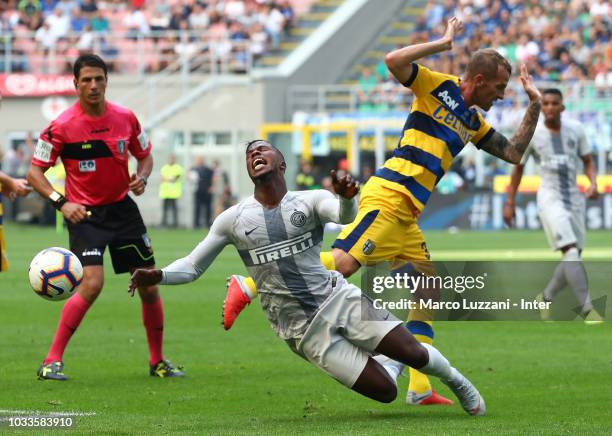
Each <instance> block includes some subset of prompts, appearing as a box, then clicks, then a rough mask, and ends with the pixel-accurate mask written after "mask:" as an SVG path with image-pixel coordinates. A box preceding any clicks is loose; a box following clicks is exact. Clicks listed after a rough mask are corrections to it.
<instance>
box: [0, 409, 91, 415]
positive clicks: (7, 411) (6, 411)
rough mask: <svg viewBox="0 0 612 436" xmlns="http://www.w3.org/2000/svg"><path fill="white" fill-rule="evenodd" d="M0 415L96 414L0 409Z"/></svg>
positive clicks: (89, 413)
mask: <svg viewBox="0 0 612 436" xmlns="http://www.w3.org/2000/svg"><path fill="white" fill-rule="evenodd" d="M0 415H47V416H95V415H96V412H72V411H69V412H53V411H49V410H10V409H0Z"/></svg>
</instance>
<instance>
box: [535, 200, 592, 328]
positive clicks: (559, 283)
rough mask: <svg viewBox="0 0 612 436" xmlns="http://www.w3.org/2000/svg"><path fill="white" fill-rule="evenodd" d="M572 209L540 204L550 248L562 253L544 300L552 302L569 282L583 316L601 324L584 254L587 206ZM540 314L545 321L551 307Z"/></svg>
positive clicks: (544, 292)
mask: <svg viewBox="0 0 612 436" xmlns="http://www.w3.org/2000/svg"><path fill="white" fill-rule="evenodd" d="M538 201H540V199H539V198H538ZM538 206H540V204H538ZM573 209H574V210H572V211H571V213H570V211H569V210H567V208H566V207H565V206H564V205H561V204H557V203H554V202H551V203H549V204H546V205H542V207H539V212H540V220H541V221H542V226H543V227H544V231H545V233H546V236H547V238H548V242H549V244H550V246H551V248H553V249H558V250H559V251H560V252H561V253H562V255H563V258H562V259H561V262H560V263H559V265H557V268H556V269H555V271H554V273H553V276H552V278H551V279H550V281H549V282H548V284H547V286H546V288H545V289H544V291H543V292H542V295H541V299H542V300H543V301H546V302H552V301H553V300H554V297H555V295H556V294H557V293H558V292H559V291H560V290H561V289H563V288H564V287H565V286H567V285H569V286H570V287H571V288H572V290H573V292H574V294H575V296H576V299H577V300H578V302H579V304H580V307H581V316H582V318H583V319H585V321H587V322H588V323H599V322H601V320H602V318H601V316H600V315H599V314H598V313H597V311H596V310H594V308H593V304H592V301H591V296H590V294H589V290H588V278H587V273H586V269H585V267H584V264H583V262H582V257H581V253H582V247H583V246H584V241H585V234H586V225H585V222H584V205H583V203H579V204H578V205H574V208H573ZM541 315H542V319H544V320H548V319H549V317H550V315H549V311H548V310H544V311H541Z"/></svg>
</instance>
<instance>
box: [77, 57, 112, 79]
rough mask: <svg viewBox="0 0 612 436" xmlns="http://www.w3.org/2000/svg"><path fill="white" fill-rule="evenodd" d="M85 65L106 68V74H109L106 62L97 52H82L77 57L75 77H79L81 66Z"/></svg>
mask: <svg viewBox="0 0 612 436" xmlns="http://www.w3.org/2000/svg"><path fill="white" fill-rule="evenodd" d="M83 67H95V68H102V69H103V70H104V76H108V67H107V66H106V63H105V62H104V61H103V60H102V58H101V57H100V56H98V55H96V54H93V53H92V54H82V55H80V56H79V57H78V58H77V60H76V61H75V62H74V67H73V68H72V72H73V73H74V78H75V79H77V80H78V79H79V74H81V68H83Z"/></svg>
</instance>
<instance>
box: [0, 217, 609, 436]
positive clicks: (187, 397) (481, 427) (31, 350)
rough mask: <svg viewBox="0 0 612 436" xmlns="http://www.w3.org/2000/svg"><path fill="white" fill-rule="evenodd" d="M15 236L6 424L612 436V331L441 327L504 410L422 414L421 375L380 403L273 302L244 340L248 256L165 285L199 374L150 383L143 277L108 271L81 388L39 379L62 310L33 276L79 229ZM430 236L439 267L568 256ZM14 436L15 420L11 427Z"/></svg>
mask: <svg viewBox="0 0 612 436" xmlns="http://www.w3.org/2000/svg"><path fill="white" fill-rule="evenodd" d="M5 232H6V238H7V245H8V253H9V257H10V260H11V269H10V271H8V272H5V273H2V274H0V328H1V331H0V420H3V419H6V418H7V417H8V416H12V415H15V414H17V413H19V412H17V411H41V412H68V411H70V412H82V413H87V414H88V415H87V416H75V417H74V419H75V421H76V426H75V427H74V431H76V432H78V433H105V434H167V433H175V432H181V433H198V434H306V433H311V434H351V435H357V434H385V435H388V434H484V433H487V434H491V433H497V434H517V435H518V434H610V433H612V413H610V410H612V394H611V393H610V392H611V389H610V387H611V386H612V385H611V381H610V380H611V376H612V325H611V324H610V323H606V324H604V325H599V326H585V325H583V323H581V322H560V323H540V322H504V323H501V322H495V323H493V322H490V323H483V322H471V323H469V322H463V323H437V325H436V335H437V336H436V342H435V344H436V345H437V346H438V347H439V349H440V350H441V351H442V352H443V353H444V354H445V355H446V356H447V357H448V358H449V359H450V360H451V362H452V363H453V364H454V365H455V366H457V367H458V368H459V369H460V370H462V371H463V372H464V373H465V374H466V375H468V376H469V377H470V378H471V379H472V380H473V382H474V383H475V384H476V385H477V386H478V387H479V389H480V390H481V392H482V393H483V395H484V396H485V398H486V400H487V407H488V415H487V416H485V417H482V418H473V417H470V416H468V415H467V414H465V413H464V412H463V411H462V410H461V408H460V407H459V406H458V405H454V406H451V407H435V408H431V407H410V406H407V405H405V404H404V395H405V387H406V384H407V379H406V377H402V378H401V379H400V388H401V389H400V392H401V393H400V396H399V397H398V399H397V400H396V401H395V402H394V403H392V404H388V405H384V404H378V403H376V402H373V401H371V400H368V399H366V398H362V397H360V396H359V395H357V394H356V393H354V392H352V391H350V390H348V389H346V388H344V387H343V386H341V385H340V384H339V383H337V382H335V381H333V380H331V379H330V378H328V377H327V376H326V375H324V374H323V373H321V372H320V371H319V370H317V369H316V368H314V367H313V366H311V365H309V364H308V363H306V362H305V361H303V360H302V359H300V358H299V357H297V356H296V355H294V354H293V353H291V352H290V351H289V349H288V347H287V346H286V345H285V344H284V343H283V342H282V341H281V340H279V339H277V338H276V337H275V335H274V334H273V332H272V331H271V329H270V328H269V326H268V323H267V321H266V320H265V317H264V314H263V313H262V311H261V309H260V308H259V307H258V306H259V304H258V303H255V304H253V305H252V306H251V307H249V308H248V309H247V310H246V311H245V312H244V313H243V315H242V316H241V317H240V319H239V320H238V321H237V323H236V325H235V326H234V328H233V329H232V330H231V331H229V332H225V331H224V330H223V328H222V327H221V325H220V313H221V302H222V299H223V296H224V293H225V288H224V281H225V277H226V276H228V275H229V274H230V273H244V271H245V270H244V267H243V266H242V264H241V263H240V261H239V258H238V255H237V254H236V252H235V251H234V249H233V247H229V248H228V249H226V250H225V251H224V252H223V253H222V254H221V255H220V256H219V257H218V259H217V261H216V262H215V263H214V264H213V265H212V267H211V268H210V269H209V271H208V272H207V273H206V274H205V275H204V276H203V277H202V278H201V279H200V280H199V281H197V282H195V283H192V284H189V285H184V286H178V287H165V288H164V289H163V290H162V292H163V296H164V305H165V312H166V329H165V339H166V340H165V354H166V356H167V357H168V358H170V359H171V360H172V361H173V362H175V363H177V364H182V365H184V366H185V369H186V371H187V374H188V377H187V378H185V379H182V380H160V379H154V378H152V377H149V375H148V368H147V354H148V353H147V347H146V342H145V335H144V329H143V327H142V321H141V316H140V303H139V300H138V299H137V298H134V299H132V298H130V297H129V296H128V294H127V281H128V277H127V275H122V276H115V275H114V274H112V271H111V269H110V268H108V270H107V276H106V283H105V287H104V291H103V293H102V295H101V296H100V298H99V299H98V301H97V302H96V304H95V305H94V306H93V308H92V309H91V311H90V312H89V313H88V315H87V317H86V318H85V320H84V322H83V323H82V324H81V328H80V329H79V330H78V332H77V333H76V335H75V336H74V338H73V340H72V342H71V343H70V345H69V347H68V349H67V352H66V354H65V356H64V359H65V363H66V368H65V371H66V373H67V374H68V375H69V376H70V377H71V380H70V381H69V382H67V383H57V382H50V381H45V382H40V381H37V380H36V377H35V372H36V369H37V367H38V365H39V364H40V362H41V360H42V358H43V357H44V355H45V353H46V351H47V348H48V346H49V343H50V340H51V337H52V335H53V333H54V331H55V326H56V324H57V321H58V317H59V313H60V311H61V307H62V305H61V304H59V303H53V302H48V301H44V300H43V299H41V298H39V297H37V296H36V295H35V294H34V293H33V292H32V291H31V290H30V289H29V285H28V281H27V267H28V264H29V262H30V260H31V258H32V257H33V256H34V254H35V253H37V252H38V251H39V250H41V249H43V248H46V247H50V246H54V245H59V246H67V235H66V234H64V235H61V236H57V235H55V233H54V232H53V230H52V229H42V228H38V227H24V226H16V225H14V224H8V225H6V226H5ZM150 235H151V237H152V240H153V244H154V247H155V250H156V258H157V261H158V264H160V265H166V264H167V263H168V262H170V261H171V260H173V259H175V258H177V257H180V256H182V255H184V254H186V253H187V252H188V251H190V250H191V248H192V247H193V246H195V244H196V243H197V242H198V241H199V240H200V239H201V237H202V234H201V232H196V231H186V230H185V231H166V230H159V229H151V231H150ZM426 238H427V240H428V244H429V247H430V250H431V252H432V254H433V256H434V258H438V259H460V258H463V260H466V259H468V258H470V256H472V257H473V258H479V257H480V258H482V257H483V254H482V253H485V257H486V258H488V259H491V258H494V257H497V258H507V257H512V256H527V257H528V258H529V257H531V258H535V257H538V256H540V257H544V258H546V257H547V256H548V258H551V259H554V258H555V256H554V255H552V256H551V255H550V254H549V252H548V250H546V245H545V241H544V235H543V234H542V233H541V232H533V233H531V232H501V233H470V232H460V233H458V234H449V233H446V232H439V233H437V232H430V233H428V234H426ZM329 241H331V237H328V240H327V242H329ZM328 245H329V244H327V246H328ZM610 247H612V234H610V233H609V232H608V233H604V232H601V233H595V232H592V233H590V234H589V249H590V250H591V253H593V254H592V256H593V257H594V258H597V259H606V258H607V259H612V250H611V248H610ZM479 253H480V254H479ZM585 255H586V256H587V257H589V250H587V252H586V253H585ZM106 263H107V266H110V259H108V257H107V258H106ZM611 271H612V269H611ZM434 384H435V387H436V388H437V389H438V390H439V391H440V392H442V393H444V394H447V395H451V394H450V392H449V391H448V390H447V389H446V388H445V387H443V386H441V384H440V383H438V382H436V381H434ZM8 431H9V429H8V427H7V423H6V422H5V421H4V422H2V423H0V433H5V432H8ZM10 434H12V432H11V433H10Z"/></svg>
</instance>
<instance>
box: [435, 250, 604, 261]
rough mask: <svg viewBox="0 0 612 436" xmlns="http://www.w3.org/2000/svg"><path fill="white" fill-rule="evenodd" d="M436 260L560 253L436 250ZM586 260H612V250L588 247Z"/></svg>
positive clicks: (554, 256) (531, 257)
mask: <svg viewBox="0 0 612 436" xmlns="http://www.w3.org/2000/svg"><path fill="white" fill-rule="evenodd" d="M432 257H433V258H434V260H441V261H444V260H463V261H467V260H480V261H482V260H495V261H500V260H558V259H559V258H560V255H559V253H557V252H554V251H552V250H546V249H537V248H536V249H518V250H504V249H501V250H500V249H493V250H434V251H433V252H432ZM582 257H583V259H585V260H606V259H610V258H612V250H610V249H608V248H591V249H589V248H588V247H587V248H586V249H585V251H584V253H583V256H582Z"/></svg>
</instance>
